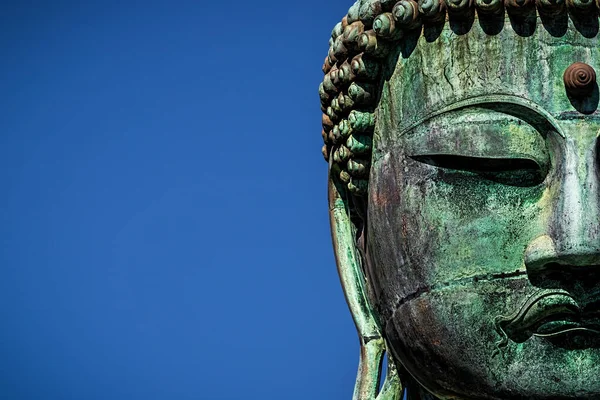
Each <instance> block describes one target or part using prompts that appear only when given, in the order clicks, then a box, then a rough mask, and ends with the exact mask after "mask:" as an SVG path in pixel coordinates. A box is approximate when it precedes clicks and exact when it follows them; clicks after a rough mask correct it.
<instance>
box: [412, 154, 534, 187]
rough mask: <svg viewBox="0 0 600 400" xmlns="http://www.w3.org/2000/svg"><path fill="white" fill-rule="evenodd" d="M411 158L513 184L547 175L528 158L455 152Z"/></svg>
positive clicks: (522, 184)
mask: <svg viewBox="0 0 600 400" xmlns="http://www.w3.org/2000/svg"><path fill="white" fill-rule="evenodd" d="M411 158H412V159H414V160H416V161H419V162H422V163H426V164H429V165H433V166H436V167H439V168H444V169H449V170H458V171H467V172H471V173H473V174H477V175H479V176H481V177H482V178H485V179H489V180H491V181H494V182H498V183H502V184H505V185H511V186H534V185H538V184H540V183H541V182H542V181H543V180H544V177H545V175H546V171H545V170H544V168H543V167H542V166H540V165H539V164H538V163H537V162H536V161H534V160H531V159H527V158H488V157H470V156H462V155H453V154H427V155H418V156H411Z"/></svg>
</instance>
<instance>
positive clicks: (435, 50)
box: [378, 20, 600, 132]
mask: <svg viewBox="0 0 600 400" xmlns="http://www.w3.org/2000/svg"><path fill="white" fill-rule="evenodd" d="M577 61H580V62H585V63H587V64H589V65H591V66H592V67H594V68H595V69H596V70H597V69H598V68H600V49H599V48H598V40H597V39H596V38H586V37H584V36H582V35H581V33H579V32H577V31H576V30H575V29H569V30H567V32H566V33H565V34H564V35H562V36H558V37H557V36H552V35H551V34H550V33H549V32H548V31H547V30H546V29H545V28H544V27H543V26H542V25H541V23H540V24H539V25H538V26H537V29H536V30H535V31H534V33H533V34H532V35H530V36H527V37H525V36H522V35H518V34H517V33H515V31H514V30H513V29H512V26H511V24H510V21H508V20H507V21H506V23H505V26H504V29H502V30H501V31H500V32H499V33H498V34H496V35H488V34H486V33H485V32H484V31H483V30H482V28H481V27H480V26H479V24H478V22H477V21H475V23H474V25H473V27H472V29H471V30H470V31H469V32H468V33H466V34H463V35H457V34H456V33H454V32H453V31H452V29H451V28H450V27H449V26H448V25H446V26H445V27H444V29H443V30H442V32H441V34H440V35H439V36H438V37H437V38H436V39H435V40H433V41H431V40H428V39H426V38H425V37H424V36H421V37H420V38H419V39H418V41H417V42H416V45H415V46H414V49H412V50H411V51H409V52H405V53H403V54H401V55H400V56H399V57H398V61H397V63H396V65H395V69H394V71H393V72H392V73H391V74H390V76H389V78H388V79H387V80H386V81H385V83H384V88H383V92H382V97H381V103H380V107H379V114H380V117H383V118H378V119H379V120H380V121H381V120H383V121H384V122H383V123H384V124H388V123H391V124H393V126H392V127H391V128H393V130H394V131H395V132H398V131H401V130H403V129H406V128H407V127H409V126H411V125H414V124H415V123H417V122H418V121H419V120H421V119H423V118H425V117H426V116H427V115H430V114H435V113H436V112H439V110H442V109H444V108H445V107H447V106H449V105H451V104H453V103H457V102H461V101H465V100H467V99H473V98H486V99H490V98H494V97H495V96H498V99H499V101H501V100H500V99H503V98H507V97H514V98H515V99H517V100H518V99H522V100H523V101H524V102H525V103H528V102H529V103H531V104H535V105H537V106H539V107H540V108H542V109H543V110H545V111H546V112H547V113H548V114H549V115H552V116H553V117H555V118H559V119H560V118H561V116H564V115H565V114H569V113H573V112H575V108H574V107H573V105H572V104H571V102H570V100H569V98H568V97H567V94H566V91H565V87H564V83H563V73H564V71H565V70H566V69H567V68H568V67H569V66H570V65H571V64H573V63H574V62H577ZM388 128H390V127H388ZM388 131H389V130H388Z"/></svg>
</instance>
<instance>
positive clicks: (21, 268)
mask: <svg viewBox="0 0 600 400" xmlns="http://www.w3.org/2000/svg"><path fill="white" fill-rule="evenodd" d="M10 3H14V4H9V2H5V4H3V5H2V7H1V8H0V32H1V34H0V50H1V51H2V66H1V67H0V68H1V71H2V73H1V74H0V92H1V93H2V95H1V96H0V104H1V106H2V108H3V112H2V113H1V114H0V115H1V116H0V132H1V135H0V183H1V184H2V187H3V196H2V198H1V200H0V218H1V227H2V228H1V229H0V240H1V242H0V243H1V246H2V247H1V252H0V257H1V258H0V261H1V263H2V268H1V269H0V320H1V321H2V329H0V398H2V399H15V400H17V399H77V400H80V399H86V400H94V399H99V400H100V399H102V400H104V399H116V400H119V399H128V400H129V399H131V400H133V399H145V400H151V399H181V400H183V399H206V400H219V399H235V400H238V399H286V400H293V399H302V400H306V399H311V400H312V399H315V400H318V399H327V400H334V399H340V400H341V399H350V398H351V394H352V386H353V382H354V377H355V374H356V365H357V361H358V340H357V338H356V334H355V332H354V326H353V324H352V321H351V318H350V315H349V313H348V312H347V309H346V305H345V303H344V299H343V295H342V291H341V289H340V287H339V282H338V278H337V274H336V271H335V266H334V259H333V254H332V250H331V241H330V237H329V227H328V221H327V204H326V193H325V192H326V191H325V187H326V164H325V162H324V161H323V159H322V156H321V154H320V148H321V137H320V110H319V100H318V95H317V86H318V83H319V81H320V79H321V77H322V73H321V71H320V67H321V64H322V61H323V58H324V57H325V55H326V52H327V40H328V37H329V33H330V31H331V28H332V27H333V25H334V24H335V23H336V22H337V21H338V20H339V19H340V18H341V16H342V15H343V13H344V12H345V11H346V10H347V8H348V7H349V6H350V5H351V1H342V0H334V1H329V2H323V1H316V0H308V1H304V2H296V3H294V2H275V1H260V2H258V1H255V2H252V1H245V2H242V1H236V0H233V1H230V2H211V3H209V2H207V1H197V2H166V1H165V2H134V1H130V2H114V1H106V2H71V3H69V2H61V1H58V2H25V1H23V2H10ZM17 3H18V4H17Z"/></svg>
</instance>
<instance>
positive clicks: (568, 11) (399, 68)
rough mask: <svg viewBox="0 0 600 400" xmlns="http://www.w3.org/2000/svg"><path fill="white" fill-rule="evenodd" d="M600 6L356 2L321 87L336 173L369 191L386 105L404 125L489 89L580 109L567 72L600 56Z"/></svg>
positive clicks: (328, 153)
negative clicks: (376, 132)
mask: <svg viewBox="0 0 600 400" xmlns="http://www.w3.org/2000/svg"><path fill="white" fill-rule="evenodd" d="M597 9H598V4H597V3H595V2H594V1H593V0H583V1H581V0H577V1H573V0H569V1H563V0H559V1H544V0H538V1H534V0H506V1H500V0H476V1H472V0H471V1H465V0H462V1H451V0H426V1H419V2H417V1H413V0H402V1H386V0H381V1H380V0H377V1H373V0H367V1H357V2H356V3H355V4H354V5H353V6H352V7H350V9H349V10H348V13H347V15H346V16H345V17H344V18H343V19H342V21H341V22H340V23H338V24H337V25H336V26H335V28H334V29H333V31H332V35H331V38H330V40H329V44H330V47H329V52H328V54H327V57H326V58H325V61H324V64H323V72H324V74H325V76H324V79H323V82H322V83H321V85H320V87H319V94H320V98H321V109H322V111H323V121H322V122H323V130H322V137H323V140H324V146H323V149H322V151H323V154H324V156H325V158H326V160H329V159H330V158H331V159H332V163H333V165H334V169H333V172H334V173H335V174H336V175H338V174H339V178H340V179H341V181H342V182H343V183H344V184H345V185H347V186H348V188H349V189H350V191H351V192H352V193H354V194H357V195H364V194H366V190H367V188H368V183H367V180H368V179H367V178H368V173H369V167H370V156H371V148H372V133H373V130H374V128H375V124H376V120H377V114H378V113H380V112H381V110H378V109H377V107H378V106H379V105H380V104H381V103H385V106H386V107H387V108H392V109H393V111H394V113H395V114H394V116H395V118H393V119H390V118H388V119H387V120H386V121H387V122H389V121H391V120H392V121H393V122H394V123H400V124H401V125H402V126H408V125H410V124H411V123H414V122H415V121H418V120H419V119H420V118H423V117H424V116H426V114H427V113H431V112H434V111H435V110H437V109H439V108H441V107H443V106H444V104H447V103H451V102H455V101H459V100H460V99H461V98H465V97H474V96H478V95H486V94H503V93H505V94H511V95H515V96H520V97H523V98H526V99H529V100H531V101H532V102H533V103H536V104H543V105H544V106H545V107H546V108H547V109H548V111H549V112H551V113H561V112H564V111H568V110H574V108H573V98H569V96H566V95H565V94H566V93H565V86H564V77H563V73H564V72H565V70H566V69H567V68H568V67H569V66H570V65H571V64H573V63H575V62H583V63H586V64H590V65H593V66H595V60H600V52H599V50H598V45H597V44H598V43H597V32H598V20H597ZM382 98H383V99H384V100H385V101H383V102H382V101H381V100H382ZM588 103H589V101H588ZM579 105H580V106H581V109H584V111H586V112H587V111H590V107H593V104H583V105H582V104H579ZM580 111H581V110H580ZM386 121H384V120H382V121H379V122H378V123H380V124H381V123H384V122H386ZM402 126H400V127H395V128H396V129H394V131H397V129H398V128H402ZM386 131H387V132H389V130H386ZM379 145H382V143H379Z"/></svg>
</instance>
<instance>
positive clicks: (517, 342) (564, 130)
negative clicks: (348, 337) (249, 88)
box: [320, 0, 600, 400]
mask: <svg viewBox="0 0 600 400" xmlns="http://www.w3.org/2000/svg"><path fill="white" fill-rule="evenodd" d="M444 4H445V7H446V8H447V9H448V10H449V11H448V12H449V14H448V19H449V21H444V18H443V17H444V16H445V14H444V13H445V11H443V8H441V9H440V8H439V7H438V8H436V5H437V6H439V5H440V3H439V1H435V0H434V1H429V2H424V1H422V2H419V3H415V2H411V0H402V1H400V2H395V1H384V0H379V1H374V0H373V1H371V0H363V1H358V2H357V3H356V4H355V5H354V6H353V8H351V9H350V11H349V13H348V15H347V16H346V18H345V20H344V22H343V23H342V24H340V25H338V26H336V28H335V29H334V33H333V36H332V41H331V43H330V44H331V51H330V54H329V56H328V58H327V59H326V61H325V65H324V71H325V72H326V77H325V80H324V83H323V85H322V86H321V88H320V95H321V103H322V108H323V111H324V113H325V117H324V119H323V126H324V131H323V137H324V140H325V146H324V155H325V157H326V159H327V160H328V161H329V165H330V205H331V207H330V209H331V221H332V231H333V238H334V248H335V250H336V258H337V261H338V270H339V273H340V277H341V281H342V285H343V287H344V291H345V293H346V299H347V301H348V304H349V306H350V310H351V312H352V315H353V317H354V320H355V323H356V325H357V328H358V331H359V335H360V337H361V349H362V350H361V359H360V365H359V374H358V379H357V385H356V390H355V393H354V399H355V400H362V399H364V400H374V399H379V400H385V399H400V398H401V396H402V393H403V390H406V391H408V395H409V398H411V397H414V398H415V399H416V398H422V399H436V398H437V399H464V400H467V399H498V400H499V399H523V398H527V399H556V398H561V399H580V398H600V379H598V377H599V376H600V173H599V172H598V171H599V169H600V157H599V155H598V153H597V148H598V142H597V141H598V140H597V139H598V134H599V132H600V113H598V112H597V107H598V87H597V85H596V84H595V82H592V83H591V84H589V88H588V87H587V86H585V85H587V83H585V82H584V83H581V82H579V81H577V80H576V81H574V83H573V82H571V81H569V80H568V79H567V77H568V76H571V75H568V74H567V72H568V71H569V68H575V67H574V63H577V62H580V63H585V64H587V66H586V68H588V69H587V70H581V69H577V70H576V71H577V73H574V74H575V75H573V76H575V77H579V76H580V75H577V74H578V73H580V72H581V71H583V72H581V73H584V76H581V79H582V82H583V79H584V78H586V77H587V76H589V70H590V69H591V70H592V71H593V69H598V68H600V46H598V45H599V43H598V39H597V30H598V10H597V8H596V6H595V5H594V4H592V3H584V2H580V1H578V0H577V1H572V2H570V3H568V7H569V14H567V9H566V8H565V6H564V4H563V5H562V6H561V5H560V3H559V4H558V5H557V4H556V3H545V2H542V1H540V2H537V3H536V4H537V6H536V5H534V4H533V3H532V2H530V1H525V6H522V5H520V4H521V3H519V4H517V3H513V2H511V1H509V0H507V1H505V2H504V5H505V6H506V9H507V14H504V11H503V9H504V8H503V6H502V3H500V2H498V1H497V0H493V1H491V2H489V1H488V2H483V1H479V0H475V1H474V2H471V3H469V2H464V4H463V3H451V2H446V3H444ZM461 4H462V5H461ZM473 4H474V7H475V8H477V14H475V12H474V11H473V10H474V9H473ZM586 4H588V5H586ZM589 4H591V5H589ZM411 7H412V8H411ZM486 7H487V8H486ZM494 7H496V8H494ZM527 7H529V8H527ZM536 7H537V8H536ZM553 7H554V8H553ZM561 7H562V8H561ZM586 7H587V8H586ZM490 9H494V10H496V11H494V12H496V14H485V13H483V12H481V11H482V10H488V11H489V10H490ZM411 10H412V11H411ZM440 10H442V11H440ZM582 10H583V11H582ZM410 12H413V13H416V14H410ZM407 13H408V14H407ZM409 14H410V15H417V14H418V18H417V17H415V18H413V17H409ZM549 15H553V17H551V18H550V17H549ZM440 16H442V18H439V17H440ZM400 32H401V33H400ZM578 68H579V67H578ZM348 71H352V73H349V72H348ZM566 71H567V72H566ZM586 71H587V72H586ZM585 74H588V75H585ZM563 75H564V76H566V77H565V78H564V79H563ZM577 79H579V78H577ZM569 85H571V86H569ZM577 85H580V86H582V87H583V89H581V90H582V91H580V92H577V90H579V89H578V88H579V87H580V86H577ZM572 87H575V89H572ZM584 89H585V90H584ZM588 89H589V90H588ZM582 93H584V94H582ZM385 352H387V353H388V355H389V360H390V366H389V368H388V376H387V378H386V382H385V384H384V385H383V387H382V388H380V387H379V385H378V382H379V374H380V373H381V362H382V359H383V358H382V357H383V354H384V353H385Z"/></svg>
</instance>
